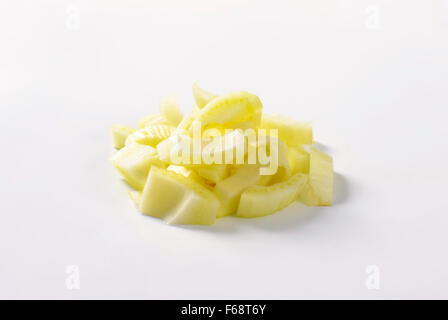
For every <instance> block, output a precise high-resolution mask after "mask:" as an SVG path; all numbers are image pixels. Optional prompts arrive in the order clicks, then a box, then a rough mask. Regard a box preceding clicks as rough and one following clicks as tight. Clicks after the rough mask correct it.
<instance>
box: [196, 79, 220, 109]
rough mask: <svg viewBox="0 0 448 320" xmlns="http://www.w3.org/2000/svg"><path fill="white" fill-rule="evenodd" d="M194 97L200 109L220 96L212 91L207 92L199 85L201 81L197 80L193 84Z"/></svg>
mask: <svg viewBox="0 0 448 320" xmlns="http://www.w3.org/2000/svg"><path fill="white" fill-rule="evenodd" d="M193 97H194V100H195V101H196V105H197V106H198V108H199V109H202V108H203V107H204V106H205V105H207V103H209V102H210V101H212V100H213V99H215V98H216V97H218V96H217V95H216V94H213V93H211V92H207V91H205V90H203V89H201V87H199V83H197V82H195V83H194V84H193Z"/></svg>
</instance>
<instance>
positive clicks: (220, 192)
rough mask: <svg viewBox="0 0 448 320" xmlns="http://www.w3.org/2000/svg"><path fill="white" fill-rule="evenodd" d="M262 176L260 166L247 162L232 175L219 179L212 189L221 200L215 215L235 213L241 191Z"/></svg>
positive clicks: (221, 215)
mask: <svg viewBox="0 0 448 320" xmlns="http://www.w3.org/2000/svg"><path fill="white" fill-rule="evenodd" d="M262 177H263V176H261V175H260V166H258V165H250V164H248V165H243V166H241V167H239V168H237V169H236V171H235V173H234V174H233V175H231V176H229V177H228V178H226V179H224V180H221V181H219V182H218V183H217V184H216V186H215V188H214V190H213V192H214V193H215V195H216V196H217V197H218V199H219V200H220V202H221V207H220V208H219V211H218V215H217V216H218V217H223V216H227V215H230V214H233V213H235V212H236V209H237V208H238V202H239V200H240V196H241V192H243V191H244V190H245V189H246V188H247V187H250V186H252V185H255V184H256V183H258V182H259V181H260V180H261V178H262Z"/></svg>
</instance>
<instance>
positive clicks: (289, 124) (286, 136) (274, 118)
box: [260, 113, 313, 146]
mask: <svg viewBox="0 0 448 320" xmlns="http://www.w3.org/2000/svg"><path fill="white" fill-rule="evenodd" d="M260 129H277V130H278V137H279V138H280V139H282V140H283V141H285V142H286V143H287V144H288V145H292V146H297V145H302V144H306V145H312V144H313V128H312V125H311V123H309V122H299V121H295V120H293V119H291V118H290V117H285V116H281V115H276V114H274V115H269V114H265V113H264V114H263V116H262V118H261V123H260Z"/></svg>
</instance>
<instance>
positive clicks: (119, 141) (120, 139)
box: [110, 124, 135, 149]
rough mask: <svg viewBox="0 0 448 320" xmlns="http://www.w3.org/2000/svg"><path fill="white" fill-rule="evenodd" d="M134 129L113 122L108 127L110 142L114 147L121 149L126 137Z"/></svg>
mask: <svg viewBox="0 0 448 320" xmlns="http://www.w3.org/2000/svg"><path fill="white" fill-rule="evenodd" d="M134 131H135V129H134V128H131V127H128V126H123V125H121V124H115V125H113V126H112V127H111V128H110V132H111V135H112V142H113V144H114V147H115V148H117V149H121V148H123V147H124V145H125V142H126V139H127V138H128V136H129V135H130V134H132V133H133V132H134Z"/></svg>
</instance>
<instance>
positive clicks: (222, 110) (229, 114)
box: [196, 91, 263, 128]
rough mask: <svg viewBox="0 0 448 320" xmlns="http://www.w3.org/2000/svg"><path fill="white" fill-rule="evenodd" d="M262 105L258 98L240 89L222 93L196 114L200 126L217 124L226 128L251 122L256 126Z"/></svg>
mask: <svg viewBox="0 0 448 320" xmlns="http://www.w3.org/2000/svg"><path fill="white" fill-rule="evenodd" d="M262 108H263V105H262V104H261V101H260V99H259V98H258V97H257V96H256V95H254V94H251V93H248V92H245V91H240V92H234V93H229V94H224V95H222V96H219V97H217V98H215V99H213V100H211V101H210V102H209V103H207V105H205V106H204V107H203V108H202V109H201V111H200V112H199V113H198V114H197V115H196V119H197V120H199V121H200V122H201V125H202V127H206V126H207V125H209V124H219V125H223V126H225V127H228V128H235V127H238V124H242V123H247V122H251V123H252V125H253V126H256V125H257V124H258V122H259V120H260V117H261V109H262Z"/></svg>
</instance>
